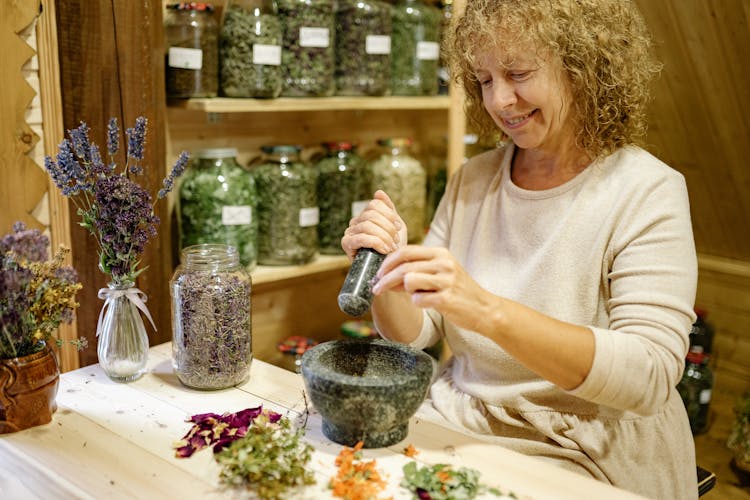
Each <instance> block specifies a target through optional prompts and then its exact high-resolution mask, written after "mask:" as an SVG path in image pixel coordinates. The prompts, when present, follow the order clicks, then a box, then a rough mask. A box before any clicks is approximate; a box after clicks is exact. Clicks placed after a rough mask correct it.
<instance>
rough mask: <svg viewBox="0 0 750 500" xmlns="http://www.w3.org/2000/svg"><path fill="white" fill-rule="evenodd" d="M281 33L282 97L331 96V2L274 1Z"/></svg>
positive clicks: (333, 24) (316, 0) (333, 61)
mask: <svg viewBox="0 0 750 500" xmlns="http://www.w3.org/2000/svg"><path fill="white" fill-rule="evenodd" d="M277 3H278V6H279V16H280V17H281V25H282V29H283V48H282V52H281V68H282V72H283V90H282V92H281V93H282V95H284V96H290V97H322V96H330V95H332V94H333V93H334V91H335V87H336V85H335V82H334V77H333V74H334V70H335V65H336V61H335V53H334V41H333V36H334V28H335V21H336V18H335V11H334V6H333V4H334V2H332V1H331V0H277Z"/></svg>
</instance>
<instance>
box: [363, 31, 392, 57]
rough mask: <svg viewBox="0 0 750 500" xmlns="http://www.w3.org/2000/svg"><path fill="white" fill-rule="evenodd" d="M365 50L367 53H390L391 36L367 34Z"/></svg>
mask: <svg viewBox="0 0 750 500" xmlns="http://www.w3.org/2000/svg"><path fill="white" fill-rule="evenodd" d="M365 52H366V53H367V54H390V53H391V37H389V36H388V35H367V38H365Z"/></svg>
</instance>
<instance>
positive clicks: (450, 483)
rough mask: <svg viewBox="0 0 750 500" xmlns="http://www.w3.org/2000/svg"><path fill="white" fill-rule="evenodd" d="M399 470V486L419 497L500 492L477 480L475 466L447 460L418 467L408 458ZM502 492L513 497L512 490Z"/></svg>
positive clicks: (450, 498)
mask: <svg viewBox="0 0 750 500" xmlns="http://www.w3.org/2000/svg"><path fill="white" fill-rule="evenodd" d="M403 470H404V479H403V480H402V481H401V486H402V487H404V488H406V489H407V490H409V491H410V492H411V493H412V494H413V495H414V498H418V499H419V500H470V499H472V498H476V497H477V495H479V494H482V493H490V494H492V495H495V496H503V494H502V493H501V492H500V491H499V490H498V489H497V488H489V487H487V486H485V485H483V484H481V483H480V481H479V479H480V477H479V472H478V471H477V470H475V469H470V468H466V467H461V468H458V469H454V468H453V467H451V466H450V465H447V464H435V465H432V466H430V465H425V466H424V467H419V466H418V465H417V462H409V463H408V464H406V465H404V469H403ZM506 496H507V497H508V498H516V496H515V495H514V494H512V493H511V494H509V495H506Z"/></svg>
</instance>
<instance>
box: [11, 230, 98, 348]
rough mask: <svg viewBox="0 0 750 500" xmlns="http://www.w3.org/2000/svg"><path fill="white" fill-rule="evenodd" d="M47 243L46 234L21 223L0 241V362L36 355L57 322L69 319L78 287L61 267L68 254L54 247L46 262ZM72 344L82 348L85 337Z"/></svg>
mask: <svg viewBox="0 0 750 500" xmlns="http://www.w3.org/2000/svg"><path fill="white" fill-rule="evenodd" d="M48 245H49V239H48V238H47V237H46V236H44V235H43V234H42V233H41V232H40V231H39V230H37V229H26V226H25V225H24V224H23V223H22V222H16V223H15V224H14V225H13V232H11V233H8V234H6V235H5V236H3V238H2V239H0V359H10V358H16V357H21V356H27V355H29V354H33V353H35V352H38V351H40V350H41V349H43V348H44V346H45V344H46V343H48V342H50V341H51V340H53V338H54V333H55V331H56V330H57V327H58V326H60V324H61V323H70V322H71V321H72V320H73V315H74V311H75V309H76V308H77V307H78V303H77V302H76V301H75V296H76V293H77V292H78V290H80V289H81V284H80V283H78V276H77V274H76V272H75V269H73V268H72V267H70V266H63V265H62V262H63V258H64V256H65V253H66V252H67V251H69V250H66V249H63V248H60V250H58V251H57V252H56V253H55V255H54V256H53V257H52V259H48V252H47V247H48ZM54 340H55V342H56V343H57V345H58V346H61V345H62V344H63V343H64V342H63V341H62V340H60V339H54ZM72 343H73V344H74V345H76V346H77V347H78V348H79V349H83V348H84V347H86V339H85V338H81V339H79V340H73V341H72Z"/></svg>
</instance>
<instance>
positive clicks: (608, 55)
mask: <svg viewBox="0 0 750 500" xmlns="http://www.w3.org/2000/svg"><path fill="white" fill-rule="evenodd" d="M466 4H467V5H466V10H465V12H464V13H463V15H461V16H460V17H459V18H458V19H457V20H456V22H455V24H454V25H453V29H451V30H450V33H448V34H447V47H449V48H450V58H451V60H450V62H451V71H452V78H453V79H454V81H455V82H457V83H458V84H459V85H461V86H462V87H463V88H464V90H465V92H466V102H465V108H466V114H467V116H468V118H469V120H470V126H471V128H472V129H474V130H475V131H476V132H477V133H479V134H480V135H481V136H483V137H492V136H493V135H494V136H495V137H496V136H497V132H498V131H497V126H496V125H495V123H494V122H493V121H492V118H491V117H490V116H489V115H488V114H487V112H486V111H485V109H484V106H483V103H482V89H481V86H480V84H479V82H478V81H477V78H476V76H475V74H474V68H475V61H476V57H477V55H479V54H480V53H481V51H482V50H486V49H487V48H488V47H489V48H491V47H499V48H502V49H504V50H510V51H514V50H515V51H519V50H524V49H526V50H528V48H532V49H533V50H536V51H538V52H537V53H538V54H541V53H547V54H550V53H551V54H552V55H553V57H557V58H559V60H560V61H561V62H562V66H563V70H564V72H565V74H566V75H567V77H568V84H569V88H570V90H571V93H572V108H571V113H572V118H573V122H574V123H575V124H576V126H577V129H578V131H577V134H576V144H577V146H578V147H579V148H581V149H583V150H584V151H586V152H587V153H588V154H589V155H590V156H591V157H592V158H596V157H598V156H600V155H606V154H608V153H611V152H612V151H614V150H615V149H617V148H620V147H622V146H624V145H626V144H639V143H641V141H642V139H643V138H644V137H645V134H646V128H647V125H646V107H647V104H648V102H649V100H650V87H651V81H652V80H653V78H654V77H655V76H656V75H657V74H658V73H659V71H660V70H661V64H660V63H659V62H658V61H657V60H656V58H655V56H654V54H653V48H652V42H651V37H650V35H649V33H648V29H647V28H646V24H645V22H644V20H643V18H642V17H641V15H640V13H639V12H638V10H637V8H636V7H635V5H634V4H633V3H632V2H631V1H630V0H468V1H467V2H466Z"/></svg>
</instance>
